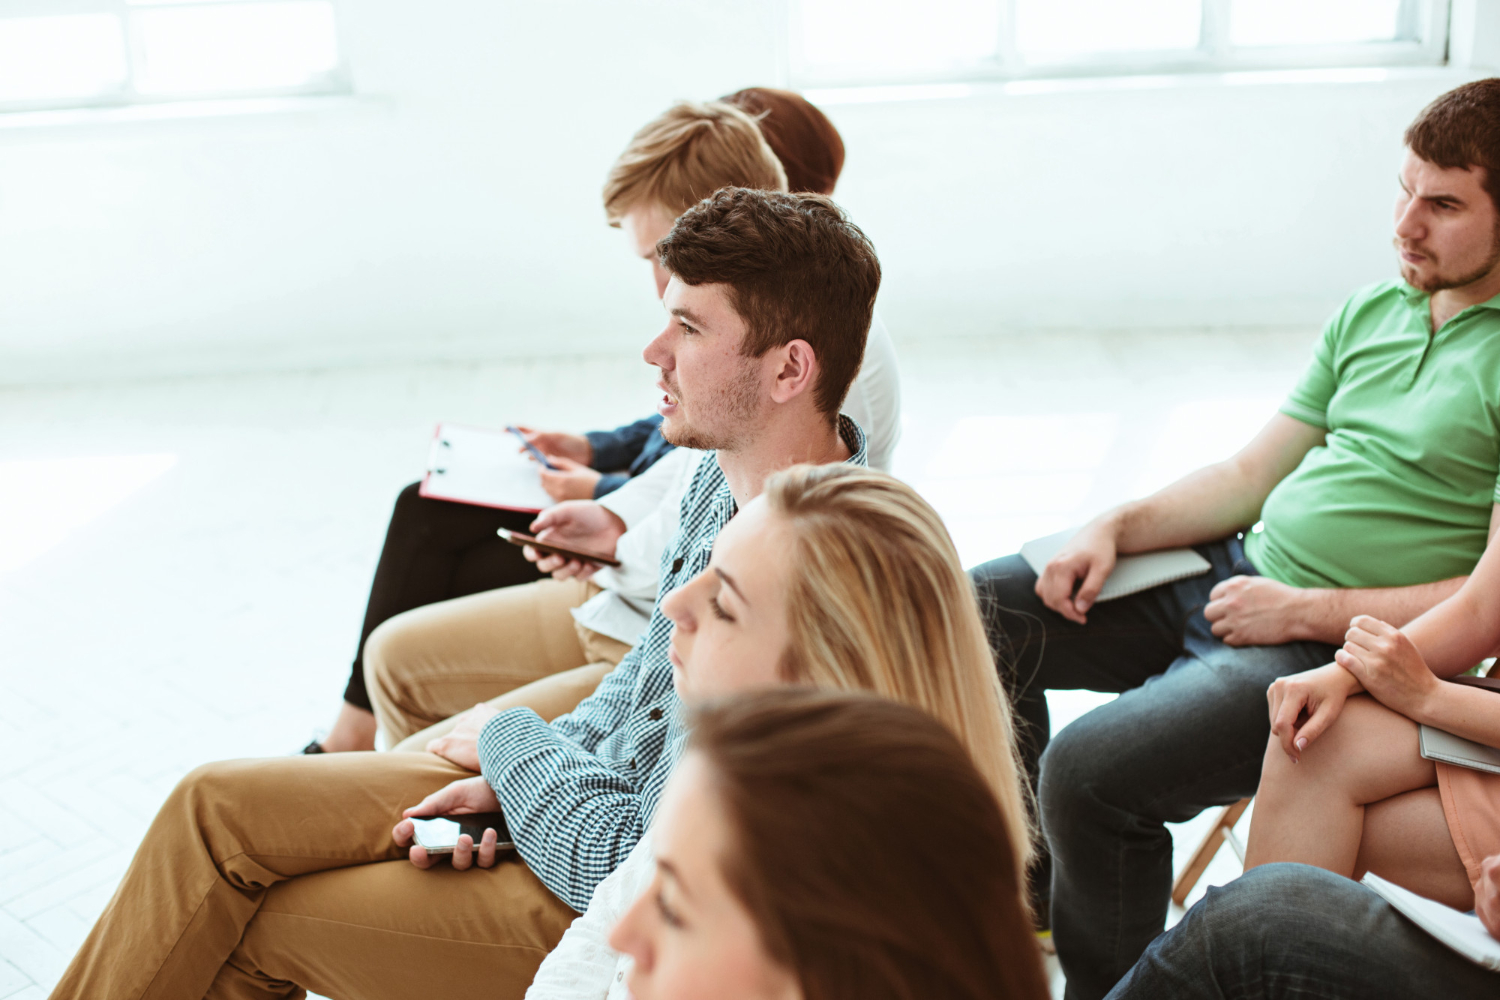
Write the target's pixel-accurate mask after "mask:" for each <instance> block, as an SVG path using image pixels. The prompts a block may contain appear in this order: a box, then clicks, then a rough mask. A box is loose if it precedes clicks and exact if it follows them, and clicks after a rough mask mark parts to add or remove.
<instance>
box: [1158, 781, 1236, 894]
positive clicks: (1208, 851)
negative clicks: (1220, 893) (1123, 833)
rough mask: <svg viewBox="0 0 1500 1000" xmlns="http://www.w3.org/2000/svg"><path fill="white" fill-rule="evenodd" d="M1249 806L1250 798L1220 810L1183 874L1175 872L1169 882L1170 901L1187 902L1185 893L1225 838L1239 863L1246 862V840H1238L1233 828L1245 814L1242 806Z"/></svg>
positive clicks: (1216, 852)
mask: <svg viewBox="0 0 1500 1000" xmlns="http://www.w3.org/2000/svg"><path fill="white" fill-rule="evenodd" d="M1249 807H1250V800H1249V799H1240V800H1239V801H1238V802H1236V803H1234V805H1229V806H1225V807H1224V808H1223V809H1221V810H1219V818H1218V819H1216V820H1215V821H1214V825H1213V828H1212V829H1211V830H1209V831H1208V833H1207V834H1205V835H1204V837H1203V842H1202V843H1200V844H1199V845H1198V849H1197V850H1196V851H1194V852H1193V857H1192V859H1191V860H1189V861H1188V863H1187V867H1186V868H1184V869H1183V870H1182V874H1181V875H1178V876H1177V879H1176V881H1174V882H1173V883H1172V902H1174V903H1176V904H1177V905H1178V906H1182V905H1184V904H1185V903H1186V902H1187V898H1188V893H1190V892H1192V891H1193V887H1194V886H1196V885H1197V884H1198V880H1199V879H1201V878H1202V877H1203V872H1204V871H1205V870H1206V869H1207V868H1208V864H1209V862H1210V861H1212V860H1213V859H1214V856H1215V855H1217V854H1218V853H1219V848H1221V847H1223V846H1224V842H1225V841H1228V842H1229V849H1230V850H1232V851H1234V853H1235V855H1236V856H1238V857H1239V859H1240V863H1241V864H1244V862H1245V842H1244V841H1242V840H1240V838H1239V836H1238V835H1237V834H1236V833H1235V832H1234V825H1235V824H1236V823H1238V822H1239V821H1240V817H1241V816H1243V815H1245V810H1246V809H1248V808H1249Z"/></svg>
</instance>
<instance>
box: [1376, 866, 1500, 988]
mask: <svg viewBox="0 0 1500 1000" xmlns="http://www.w3.org/2000/svg"><path fill="white" fill-rule="evenodd" d="M1363 881H1364V884H1365V885H1367V886H1368V887H1369V888H1370V889H1371V890H1373V891H1374V892H1375V894H1376V895H1378V896H1379V897H1380V898H1381V899H1384V900H1385V901H1386V902H1387V903H1390V904H1391V905H1392V906H1394V907H1395V908H1396V909H1397V910H1398V911H1400V912H1401V914H1402V915H1403V916H1405V917H1406V918H1407V919H1408V920H1410V921H1411V922H1412V923H1414V924H1416V925H1417V926H1418V927H1420V928H1422V930H1424V931H1426V932H1427V933H1428V934H1431V935H1432V936H1433V937H1435V938H1437V939H1438V940H1439V941H1441V942H1442V943H1443V944H1445V945H1447V946H1448V947H1449V948H1452V949H1453V950H1454V951H1456V952H1458V953H1459V954H1460V955H1462V956H1463V957H1464V958H1467V959H1468V960H1469V961H1471V962H1475V963H1477V964H1479V965H1482V966H1484V967H1485V968H1486V969H1494V970H1495V971H1496V972H1500V941H1496V940H1495V939H1494V938H1493V937H1491V936H1490V932H1489V931H1487V930H1485V929H1484V924H1482V923H1480V922H1479V918H1478V917H1476V916H1474V915H1473V914H1469V913H1460V912H1458V911H1457V910H1455V909H1453V908H1452V907H1451V906H1444V905H1443V904H1442V903H1438V902H1434V901H1433V900H1431V899H1426V898H1424V897H1422V896H1418V895H1417V894H1416V893H1414V892H1411V891H1410V890H1408V889H1403V888H1401V887H1400V886H1399V885H1396V884H1394V883H1392V882H1387V881H1386V880H1385V879H1383V878H1381V877H1380V876H1379V875H1376V874H1374V873H1373V872H1370V873H1366V874H1365V877H1364V880H1363Z"/></svg>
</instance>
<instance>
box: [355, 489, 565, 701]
mask: <svg viewBox="0 0 1500 1000" xmlns="http://www.w3.org/2000/svg"><path fill="white" fill-rule="evenodd" d="M420 486H421V484H420V483H412V484H411V485H410V486H408V487H406V489H404V490H402V491H401V493H400V495H399V496H397V497H396V509H395V510H393V511H392V512H391V524H390V527H389V528H387V529H386V533H385V547H384V548H382V549H381V550H380V562H379V563H377V564H376V566H375V581H374V582H373V583H372V584H370V600H369V602H368V603H367V604H366V605H365V624H364V628H363V629H361V630H360V634H359V649H358V651H357V652H356V653H355V656H354V670H353V672H352V673H351V674H350V675H349V685H348V687H346V688H345V689H344V700H345V701H347V702H348V703H349V704H351V705H355V706H358V707H359V708H363V709H364V710H365V711H367V712H368V711H373V709H372V708H371V707H370V695H369V694H368V692H366V691H365V640H366V639H368V638H370V633H371V632H373V631H375V627H376V626H377V625H379V624H380V623H381V622H383V621H385V620H386V619H387V618H394V617H395V616H396V615H399V614H400V613H401V612H403V611H410V610H411V609H412V608H420V607H422V606H423V605H426V604H435V603H437V602H438V601H446V600H448V599H449V598H451V597H464V596H467V595H469V594H477V593H480V592H481V591H485V590H494V589H495V588H497V587H509V586H512V585H513V584H518V583H531V582H532V581H533V580H540V579H541V578H542V574H540V573H538V572H537V569H536V566H535V565H533V564H532V563H529V562H527V561H526V559H525V558H524V557H523V556H522V555H521V550H520V549H519V548H517V547H516V546H514V545H512V544H510V543H509V542H506V541H503V540H502V539H500V538H499V537H497V536H496V535H495V531H496V530H497V529H499V528H509V529H511V530H512V531H526V530H528V527H529V526H530V524H531V522H532V521H533V520H534V519H535V518H536V515H535V514H521V513H517V512H516V511H513V510H495V509H494V508H491V507H476V506H474V505H472V504H466V503H453V502H451V501H448V500H429V499H428V498H426V497H424V496H420V495H418V493H417V489H418V488H419V487H420Z"/></svg>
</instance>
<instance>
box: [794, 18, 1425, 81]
mask: <svg viewBox="0 0 1500 1000" xmlns="http://www.w3.org/2000/svg"><path fill="white" fill-rule="evenodd" d="M994 2H995V3H997V4H998V5H999V8H1000V17H999V40H998V43H997V45H996V54H995V56H994V57H992V58H991V59H988V60H984V61H982V62H979V63H976V64H974V65H972V66H966V67H961V68H955V69H952V70H937V71H934V70H923V71H913V72H877V71H869V72H851V71H845V70H829V69H818V68H815V67H812V68H810V67H809V64H808V60H807V54H806V53H805V52H804V51H803V33H802V25H801V7H802V3H801V0H786V4H785V7H784V10H785V12H786V23H785V31H784V34H783V37H784V38H785V39H786V46H787V54H786V63H787V71H788V76H789V77H790V80H791V83H792V86H794V87H796V88H797V89H811V88H830V87H870V86H891V85H895V86H900V85H913V84H916V85H920V84H949V83H990V82H993V83H1008V82H1012V81H1017V80H1042V79H1068V78H1089V77H1109V76H1156V75H1179V74H1207V73H1238V72H1252V71H1257V70H1302V69H1336V68H1346V67H1380V68H1385V67H1395V66H1442V65H1445V64H1446V63H1447V61H1448V42H1449V28H1450V10H1451V6H1452V4H1451V2H1450V0H1401V2H1402V14H1401V15H1400V16H1401V17H1402V18H1404V19H1406V20H1407V21H1408V23H1409V24H1410V26H1411V30H1412V31H1413V34H1414V36H1415V37H1414V38H1412V39H1409V40H1399V41H1390V42H1349V43H1340V44H1325V45H1279V46H1253V47H1251V46H1243V47H1235V46H1232V45H1231V44H1230V42H1229V18H1230V2H1231V0H1199V2H1200V4H1201V5H1202V9H1203V18H1202V26H1201V28H1200V34H1199V42H1198V47H1197V48H1195V49H1191V50H1181V49H1173V50H1165V51H1163V50H1155V51H1135V52H1103V53H1089V54H1087V55H1084V56H1082V57H1079V58H1065V59H1058V60H1049V61H1034V62H1030V63H1028V62H1026V61H1025V60H1023V59H1022V57H1021V55H1020V53H1019V52H1018V51H1017V50H1016V46H1015V36H1014V32H1013V30H1012V28H1013V25H1014V23H1015V0H994Z"/></svg>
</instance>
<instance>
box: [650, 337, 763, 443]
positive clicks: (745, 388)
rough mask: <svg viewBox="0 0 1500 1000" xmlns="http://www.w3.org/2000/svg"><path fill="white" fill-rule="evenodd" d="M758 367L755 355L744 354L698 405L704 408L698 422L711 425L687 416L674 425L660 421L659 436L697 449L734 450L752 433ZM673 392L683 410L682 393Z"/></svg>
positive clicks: (756, 409) (756, 407)
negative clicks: (730, 376)
mask: <svg viewBox="0 0 1500 1000" xmlns="http://www.w3.org/2000/svg"><path fill="white" fill-rule="evenodd" d="M758 368H759V365H757V364H756V359H755V358H745V359H744V364H743V365H742V366H741V367H740V370H739V371H738V372H736V373H735V375H734V378H733V379H732V380H731V381H730V383H729V385H728V386H726V387H725V388H724V391H723V392H722V393H720V394H719V395H718V396H716V397H714V398H713V399H711V400H709V401H708V402H705V403H703V404H702V405H701V406H700V411H706V412H700V418H699V419H700V422H701V423H706V424H709V425H710V426H708V427H704V426H693V425H690V424H688V423H687V421H686V420H679V421H678V422H677V424H676V425H675V426H673V425H672V424H670V423H663V424H662V425H661V436H662V437H663V438H665V439H666V440H667V443H668V444H674V445H676V446H677V447H679V448H694V449H696V450H698V451H713V450H720V451H733V450H735V449H736V448H737V447H739V445H740V444H742V443H743V442H744V441H745V440H746V439H747V438H749V437H751V436H753V434H754V430H753V428H754V425H755V420H756V416H757V415H758V413H759V411H760V372H759V371H758ZM672 395H674V396H676V397H677V405H678V408H679V410H682V411H685V410H686V407H684V406H683V405H682V404H683V402H684V400H683V397H682V394H681V393H680V392H674V393H673V394H672ZM704 418H707V419H704ZM714 428H718V430H715V429H714Z"/></svg>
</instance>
